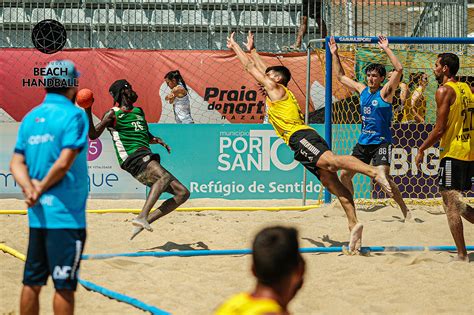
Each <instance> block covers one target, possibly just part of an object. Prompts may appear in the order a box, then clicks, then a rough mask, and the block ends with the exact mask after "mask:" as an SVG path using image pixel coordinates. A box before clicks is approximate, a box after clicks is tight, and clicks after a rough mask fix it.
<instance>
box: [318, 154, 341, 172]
mask: <svg viewBox="0 0 474 315" xmlns="http://www.w3.org/2000/svg"><path fill="white" fill-rule="evenodd" d="M316 166H317V167H319V168H322V169H324V170H327V171H330V172H337V171H338V170H339V160H338V156H337V155H334V154H333V153H332V152H331V151H326V152H324V153H323V154H322V155H321V157H320V158H319V160H318V163H317V164H316Z"/></svg>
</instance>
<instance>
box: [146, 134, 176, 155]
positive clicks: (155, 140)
mask: <svg viewBox="0 0 474 315" xmlns="http://www.w3.org/2000/svg"><path fill="white" fill-rule="evenodd" d="M148 136H149V137H150V144H159V145H161V146H163V147H164V148H165V149H166V151H168V153H171V148H170V147H169V145H167V144H166V143H165V142H164V141H163V139H161V138H159V137H155V136H154V135H152V134H151V133H150V132H148Z"/></svg>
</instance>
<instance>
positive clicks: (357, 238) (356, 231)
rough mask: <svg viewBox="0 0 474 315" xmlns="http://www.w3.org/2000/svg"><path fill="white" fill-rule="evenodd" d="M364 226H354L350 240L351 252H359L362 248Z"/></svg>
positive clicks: (360, 224) (358, 224) (359, 224)
mask: <svg viewBox="0 0 474 315" xmlns="http://www.w3.org/2000/svg"><path fill="white" fill-rule="evenodd" d="M363 229H364V226H363V225H362V223H357V224H356V225H354V227H353V228H352V231H351V238H350V240H349V250H350V251H351V252H355V251H359V250H360V247H361V246H362V230H363Z"/></svg>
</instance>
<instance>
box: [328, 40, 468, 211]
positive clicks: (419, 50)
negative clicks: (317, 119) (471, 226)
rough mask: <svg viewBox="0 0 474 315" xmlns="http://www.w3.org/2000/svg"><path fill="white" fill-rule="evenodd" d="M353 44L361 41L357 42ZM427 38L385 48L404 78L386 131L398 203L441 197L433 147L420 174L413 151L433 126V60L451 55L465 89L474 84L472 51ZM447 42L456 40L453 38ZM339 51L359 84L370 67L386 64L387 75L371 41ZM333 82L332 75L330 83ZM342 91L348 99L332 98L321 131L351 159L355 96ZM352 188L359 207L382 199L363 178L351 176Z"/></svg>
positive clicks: (357, 128)
mask: <svg viewBox="0 0 474 315" xmlns="http://www.w3.org/2000/svg"><path fill="white" fill-rule="evenodd" d="M344 39H346V40H347V39H348V38H342V40H344ZM352 39H355V40H362V38H357V37H354V38H352ZM365 39H367V38H365ZM426 39H427V40H428V41H429V42H430V43H431V44H417V43H416V41H414V40H413V38H412V39H411V41H410V42H408V41H407V42H406V44H404V43H403V41H404V39H403V38H398V41H397V43H399V44H391V45H390V46H391V48H392V50H393V51H394V53H395V54H396V56H397V57H398V58H399V60H400V61H401V63H402V65H403V68H404V71H403V78H402V81H401V84H400V86H399V88H398V89H397V91H396V93H395V97H394V101H393V120H392V127H391V129H392V136H393V145H392V153H391V158H392V161H391V164H390V174H391V175H392V177H393V179H394V181H395V183H396V184H397V186H398V188H399V189H400V192H401V193H402V196H403V198H404V199H405V201H407V202H409V203H416V202H423V203H429V202H433V201H434V202H437V199H436V198H438V197H440V194H439V190H438V185H437V177H438V175H437V174H438V166H439V149H438V148H437V145H438V144H436V145H435V147H432V148H430V149H428V150H427V151H426V152H425V159H424V161H423V163H422V164H421V167H420V168H419V169H418V168H417V167H416V164H415V156H416V154H417V152H418V148H419V147H420V146H421V144H422V143H423V141H424V140H425V139H426V138H427V137H428V134H429V133H430V131H431V130H432V129H433V127H434V123H435V121H436V102H435V97H434V96H435V92H436V89H437V87H438V82H437V81H436V79H435V77H434V74H433V67H434V63H435V61H436V59H437V55H438V54H439V53H441V52H453V53H456V54H457V55H458V56H459V57H460V65H461V67H460V69H459V72H458V79H459V80H460V81H465V82H468V83H469V84H470V85H472V84H474V59H473V58H472V51H469V50H470V49H471V48H472V47H469V46H468V45H466V44H462V43H461V40H460V41H459V43H451V44H444V43H442V41H440V42H439V43H434V41H433V39H431V40H430V39H428V38H426ZM422 40H423V39H421V41H422ZM452 40H453V41H451V42H454V41H455V39H452ZM464 40H466V41H467V40H468V39H467V38H465V39H464ZM338 46H339V51H340V52H341V51H351V52H352V54H344V53H342V54H340V56H341V61H343V62H346V63H352V65H353V69H354V71H353V73H349V74H348V75H350V76H352V77H353V79H355V80H356V81H358V82H364V83H365V80H366V79H365V77H366V76H365V68H366V67H367V66H368V65H369V64H371V63H380V64H383V65H385V68H386V70H387V73H388V72H389V71H390V70H391V69H393V66H392V65H391V63H390V60H389V59H388V57H387V55H386V54H385V53H384V52H383V51H381V50H380V49H379V47H378V45H377V44H376V39H375V38H373V42H372V43H371V44H370V43H369V44H367V43H363V44H361V43H357V44H355V43H349V44H344V43H341V42H339V43H338ZM471 46H472V45H471ZM326 66H327V68H326V69H329V67H328V63H327V62H326ZM346 74H347V73H346ZM336 80H337V79H336V77H335V75H334V72H333V76H332V81H333V83H335V81H336ZM385 82H386V81H385ZM332 86H333V87H332V95H333V96H334V95H336V94H337V93H340V89H345V87H343V86H342V85H339V84H337V85H336V84H333V85H332ZM336 90H337V91H336ZM336 92H337V93H336ZM346 92H348V93H349V95H350V96H349V97H346V98H344V99H340V100H337V101H334V99H333V103H332V115H331V116H332V125H329V124H326V128H328V127H329V128H331V127H332V149H333V151H334V153H336V154H351V153H352V149H353V147H354V145H355V144H356V143H357V140H358V137H359V135H360V132H361V115H360V110H361V109H360V104H359V95H358V93H356V92H354V91H348V90H346ZM415 112H416V114H415ZM353 184H354V191H355V198H356V199H358V202H370V203H373V202H381V201H383V200H386V199H385V198H386V195H385V193H384V192H383V191H382V190H381V188H380V187H379V186H378V185H374V184H373V183H372V182H371V180H370V179H369V178H368V177H367V176H363V175H359V174H358V175H356V176H355V177H354V179H353ZM466 195H467V196H468V197H470V198H472V197H474V194H473V193H472V192H470V193H467V194H466Z"/></svg>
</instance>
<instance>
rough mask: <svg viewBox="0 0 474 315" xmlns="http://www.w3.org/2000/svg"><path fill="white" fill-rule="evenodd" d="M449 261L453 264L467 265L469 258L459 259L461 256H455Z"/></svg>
mask: <svg viewBox="0 0 474 315" xmlns="http://www.w3.org/2000/svg"><path fill="white" fill-rule="evenodd" d="M451 261H452V262H453V261H455V262H457V261H458V262H465V263H469V257H467V256H463V257H461V256H458V255H456V256H454V257H453V258H451Z"/></svg>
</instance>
